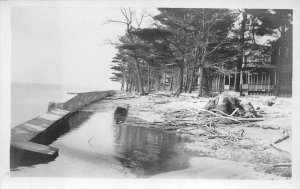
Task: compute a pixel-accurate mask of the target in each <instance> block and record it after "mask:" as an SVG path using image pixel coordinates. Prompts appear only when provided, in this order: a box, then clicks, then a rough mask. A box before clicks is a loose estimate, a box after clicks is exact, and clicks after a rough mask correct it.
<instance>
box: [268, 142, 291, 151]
mask: <svg viewBox="0 0 300 189" xmlns="http://www.w3.org/2000/svg"><path fill="white" fill-rule="evenodd" d="M270 146H272V147H273V148H275V149H276V150H278V151H280V152H285V153H290V152H288V151H285V150H282V149H281V148H278V147H277V146H276V144H275V143H271V144H270Z"/></svg>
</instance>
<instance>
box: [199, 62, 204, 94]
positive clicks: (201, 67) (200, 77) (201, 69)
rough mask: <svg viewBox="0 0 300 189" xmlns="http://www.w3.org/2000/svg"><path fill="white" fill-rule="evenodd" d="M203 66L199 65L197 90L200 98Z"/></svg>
mask: <svg viewBox="0 0 300 189" xmlns="http://www.w3.org/2000/svg"><path fill="white" fill-rule="evenodd" d="M203 69H204V68H203V66H202V65H200V67H199V81H198V82H199V89H198V96H199V97H201V96H203V92H202V88H203V78H204V75H203Z"/></svg>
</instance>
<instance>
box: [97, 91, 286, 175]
mask: <svg viewBox="0 0 300 189" xmlns="http://www.w3.org/2000/svg"><path fill="white" fill-rule="evenodd" d="M230 94H231V95H236V96H237V97H238V98H240V99H241V100H242V101H246V102H251V103H252V105H253V106H254V107H255V108H257V107H259V109H260V110H262V111H264V112H265V114H263V117H264V118H265V120H264V121H260V122H256V123H255V124H256V127H249V125H251V124H246V125H248V126H247V127H246V126H245V125H239V124H229V125H218V126H217V128H216V129H217V130H218V133H219V134H222V133H228V132H229V133H236V132H239V131H241V130H244V133H243V136H242V137H241V139H238V140H237V139H234V140H232V139H231V138H229V139H228V138H225V139H220V138H213V139H208V138H207V137H206V138H205V137H201V134H203V132H205V130H203V127H199V126H196V127H195V125H192V124H191V125H189V124H188V123H187V124H184V127H182V126H181V127H178V128H177V129H175V130H174V131H175V132H176V133H181V134H187V135H189V136H190V137H191V138H192V139H193V142H190V143H187V144H186V147H187V149H189V150H192V151H194V152H198V153H199V156H204V157H209V158H210V159H205V161H206V162H207V165H211V167H210V166H208V167H205V166H204V167H203V166H199V165H197V166H195V165H194V164H193V163H191V167H190V168H189V169H186V170H181V171H177V172H174V173H165V174H161V175H159V176H158V177H169V176H170V177H174V176H176V175H177V176H179V177H180V176H182V175H185V176H187V177H188V175H194V177H198V178H215V177H217V178H239V179H244V178H245V179H246V178H257V179H278V178H290V177H291V167H290V166H283V168H282V167H280V168H277V167H275V165H276V164H280V163H287V164H291V136H292V127H291V117H292V107H291V106H292V99H291V98H282V97H281V98H280V97H274V96H254V95H253V96H252V95H251V96H245V97H239V96H238V94H237V93H230ZM126 95H127V96H128V94H125V95H122V97H124V99H115V100H107V101H106V103H107V105H109V106H124V105H127V104H128V105H129V115H128V116H129V117H135V118H138V120H144V121H146V122H149V123H154V125H155V123H156V122H158V123H161V124H157V125H156V127H161V128H162V129H165V128H164V127H163V126H164V124H165V123H167V122H168V121H169V120H167V119H172V116H175V114H172V113H174V112H176V111H177V112H185V111H186V112H199V109H202V108H204V106H205V105H206V103H207V102H208V100H209V98H204V97H201V98H198V97H197V94H195V93H192V94H181V95H180V96H179V97H176V96H172V95H171V94H170V93H156V94H149V95H148V96H135V98H126ZM129 96H132V95H129ZM103 102H105V101H103ZM94 108H96V107H94ZM166 114H167V115H168V116H169V117H166ZM187 116H189V115H187ZM191 117H192V118H193V116H191ZM195 120H196V119H195ZM195 120H194V121H195ZM200 122H201V117H200ZM178 124H179V123H178ZM152 126H153V124H152ZM175 126H176V123H175ZM263 126H265V127H266V126H272V127H278V129H275V130H274V129H263V128H262V127H263ZM171 127H172V126H171ZM168 128H170V127H168ZM284 131H287V132H288V133H289V136H290V137H289V139H287V140H284V141H283V142H280V143H278V144H277V145H276V147H278V148H280V149H279V150H278V149H275V148H273V147H271V146H270V144H271V143H273V142H274V141H275V140H277V139H279V138H281V137H282V135H283V132H284ZM191 161H192V162H193V161H196V160H191ZM197 161H204V160H203V159H201V158H200V160H199V159H198V160H197ZM222 161H224V162H223V163H222ZM225 161H226V162H225ZM204 165H205V164H204ZM245 166H246V167H248V168H245ZM232 167H234V169H235V171H233V170H232ZM210 169H211V171H209V170H210ZM227 172H228V173H230V174H226V173H227ZM212 175H217V176H215V177H214V176H212ZM185 176H183V177H185Z"/></svg>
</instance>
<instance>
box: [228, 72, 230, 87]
mask: <svg viewBox="0 0 300 189" xmlns="http://www.w3.org/2000/svg"><path fill="white" fill-rule="evenodd" d="M230 76H231V74H229V76H228V78H229V90H230V78H231V77H230Z"/></svg>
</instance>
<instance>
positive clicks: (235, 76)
mask: <svg viewBox="0 0 300 189" xmlns="http://www.w3.org/2000/svg"><path fill="white" fill-rule="evenodd" d="M236 78H237V75H236V71H235V73H234V90H235V89H236Z"/></svg>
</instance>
